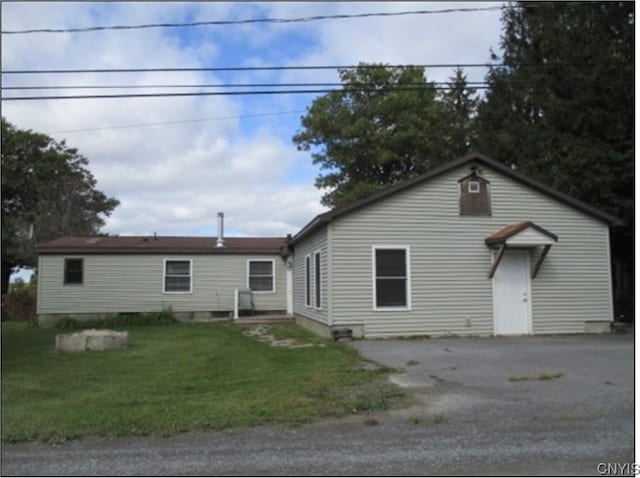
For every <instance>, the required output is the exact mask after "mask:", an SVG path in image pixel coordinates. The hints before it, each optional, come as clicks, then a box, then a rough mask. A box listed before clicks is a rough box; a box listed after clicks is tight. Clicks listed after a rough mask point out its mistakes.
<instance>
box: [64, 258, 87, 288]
mask: <svg viewBox="0 0 640 478" xmlns="http://www.w3.org/2000/svg"><path fill="white" fill-rule="evenodd" d="M83 266H84V264H83V260H82V259H65V260H64V283H65V284H82V275H83V274H82V272H83V269H84V267H83Z"/></svg>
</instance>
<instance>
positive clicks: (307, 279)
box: [304, 256, 311, 307]
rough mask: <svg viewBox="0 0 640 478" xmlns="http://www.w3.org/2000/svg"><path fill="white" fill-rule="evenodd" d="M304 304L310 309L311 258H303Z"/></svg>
mask: <svg viewBox="0 0 640 478" xmlns="http://www.w3.org/2000/svg"><path fill="white" fill-rule="evenodd" d="M304 303H305V305H306V306H307V307H311V257H310V256H305V258H304Z"/></svg>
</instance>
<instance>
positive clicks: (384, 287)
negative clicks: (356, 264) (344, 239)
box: [373, 247, 411, 309]
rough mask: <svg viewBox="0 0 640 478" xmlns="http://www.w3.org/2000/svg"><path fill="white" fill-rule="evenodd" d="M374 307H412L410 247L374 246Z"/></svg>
mask: <svg viewBox="0 0 640 478" xmlns="http://www.w3.org/2000/svg"><path fill="white" fill-rule="evenodd" d="M373 251H374V255H373V260H374V264H373V266H374V267H373V270H374V274H375V276H374V280H375V285H374V291H373V293H374V296H373V298H374V309H378V308H387V307H390V308H403V309H409V308H410V307H411V305H410V304H411V302H410V300H411V298H410V295H411V292H410V291H411V287H410V283H409V248H408V247H378V248H376V247H374V248H373Z"/></svg>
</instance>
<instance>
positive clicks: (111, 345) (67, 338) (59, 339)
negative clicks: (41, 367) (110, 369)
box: [56, 329, 129, 352]
mask: <svg viewBox="0 0 640 478" xmlns="http://www.w3.org/2000/svg"><path fill="white" fill-rule="evenodd" d="M128 343H129V333H128V332H126V331H125V332H116V331H115V330H96V329H88V330H83V331H82V332H76V333H73V334H61V335H56V350H59V351H61V352H85V351H100V350H115V349H123V348H126V347H127V345H128Z"/></svg>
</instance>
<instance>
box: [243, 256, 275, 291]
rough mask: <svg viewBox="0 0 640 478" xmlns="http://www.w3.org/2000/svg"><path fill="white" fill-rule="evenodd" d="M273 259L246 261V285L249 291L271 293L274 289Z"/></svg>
mask: <svg viewBox="0 0 640 478" xmlns="http://www.w3.org/2000/svg"><path fill="white" fill-rule="evenodd" d="M274 274H275V261H274V260H273V259H270V260H263V259H250V260H249V261H247V287H248V288H249V289H251V292H254V293H258V294H264V293H267V294H271V293H274V292H275V291H276V290H275V285H276V281H275V277H274Z"/></svg>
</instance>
